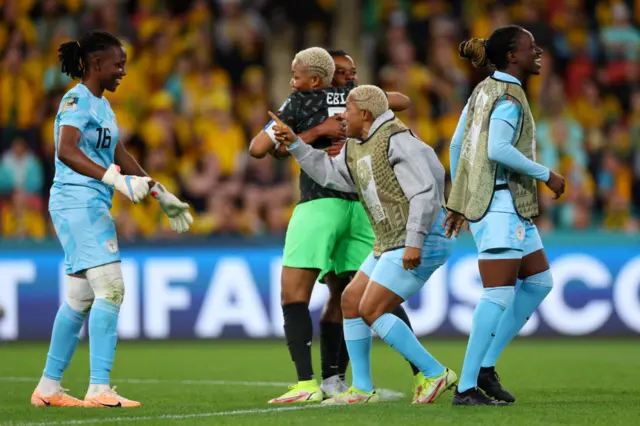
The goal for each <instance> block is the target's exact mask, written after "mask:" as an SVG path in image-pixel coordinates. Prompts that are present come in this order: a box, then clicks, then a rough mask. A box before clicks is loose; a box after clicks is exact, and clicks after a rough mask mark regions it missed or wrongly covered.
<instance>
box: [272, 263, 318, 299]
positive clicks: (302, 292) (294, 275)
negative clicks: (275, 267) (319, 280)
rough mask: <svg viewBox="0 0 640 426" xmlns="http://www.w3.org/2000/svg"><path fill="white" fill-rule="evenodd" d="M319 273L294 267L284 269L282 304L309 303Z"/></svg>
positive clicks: (281, 289) (281, 292)
mask: <svg viewBox="0 0 640 426" xmlns="http://www.w3.org/2000/svg"><path fill="white" fill-rule="evenodd" d="M316 277H317V275H315V276H314V275H313V274H312V273H309V272H307V271H305V270H299V269H294V268H287V269H286V270H284V269H283V271H282V287H281V288H280V301H281V303H282V305H288V304H290V303H302V302H304V303H307V304H308V303H309V300H310V299H311V292H312V290H313V285H314V284H315V282H316Z"/></svg>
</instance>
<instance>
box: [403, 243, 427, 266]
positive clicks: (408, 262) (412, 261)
mask: <svg viewBox="0 0 640 426" xmlns="http://www.w3.org/2000/svg"><path fill="white" fill-rule="evenodd" d="M420 263H422V249H419V248H417V247H406V248H405V249H404V254H403V255H402V265H403V266H404V269H406V270H407V271H408V270H411V269H415V268H417V267H418V266H420Z"/></svg>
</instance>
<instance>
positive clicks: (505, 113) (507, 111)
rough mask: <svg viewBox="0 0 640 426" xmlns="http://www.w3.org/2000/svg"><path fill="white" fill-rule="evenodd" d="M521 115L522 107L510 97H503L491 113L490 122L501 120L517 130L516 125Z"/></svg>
mask: <svg viewBox="0 0 640 426" xmlns="http://www.w3.org/2000/svg"><path fill="white" fill-rule="evenodd" d="M520 115H522V105H521V104H520V102H519V101H518V100H517V99H515V98H514V97H512V96H509V95H504V96H503V97H501V98H500V99H499V100H498V102H497V103H496V106H495V107H494V108H493V111H492V112H491V120H502V121H504V122H506V123H507V124H509V125H510V126H511V127H513V130H515V131H517V130H518V123H519V122H520Z"/></svg>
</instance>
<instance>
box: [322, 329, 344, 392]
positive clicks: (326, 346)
mask: <svg viewBox="0 0 640 426" xmlns="http://www.w3.org/2000/svg"><path fill="white" fill-rule="evenodd" d="M342 341H343V339H342V324H338V323H335V322H324V321H321V322H320V358H321V360H322V380H324V379H328V378H329V377H332V376H335V375H337V374H338V359H339V358H338V356H339V354H340V347H341V346H342Z"/></svg>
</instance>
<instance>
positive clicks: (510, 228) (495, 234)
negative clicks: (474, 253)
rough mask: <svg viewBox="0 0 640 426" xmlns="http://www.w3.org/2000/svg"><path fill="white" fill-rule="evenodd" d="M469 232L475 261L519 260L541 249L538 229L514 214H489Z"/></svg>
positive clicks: (471, 226)
mask: <svg viewBox="0 0 640 426" xmlns="http://www.w3.org/2000/svg"><path fill="white" fill-rule="evenodd" d="M469 228H470V229H471V233H472V234H473V239H474V240H475V242H476V247H477V248H478V258H479V259H520V258H522V257H524V256H527V255H528V254H531V253H533V252H535V251H538V250H540V249H542V248H543V247H542V240H541V239H540V234H539V233H538V228H537V227H536V226H535V225H534V224H533V222H531V221H530V220H526V219H522V218H520V216H518V215H517V214H516V213H503V212H492V211H490V212H488V213H487V214H486V216H485V217H483V218H482V219H481V220H480V221H478V222H475V223H470V224H469Z"/></svg>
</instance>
